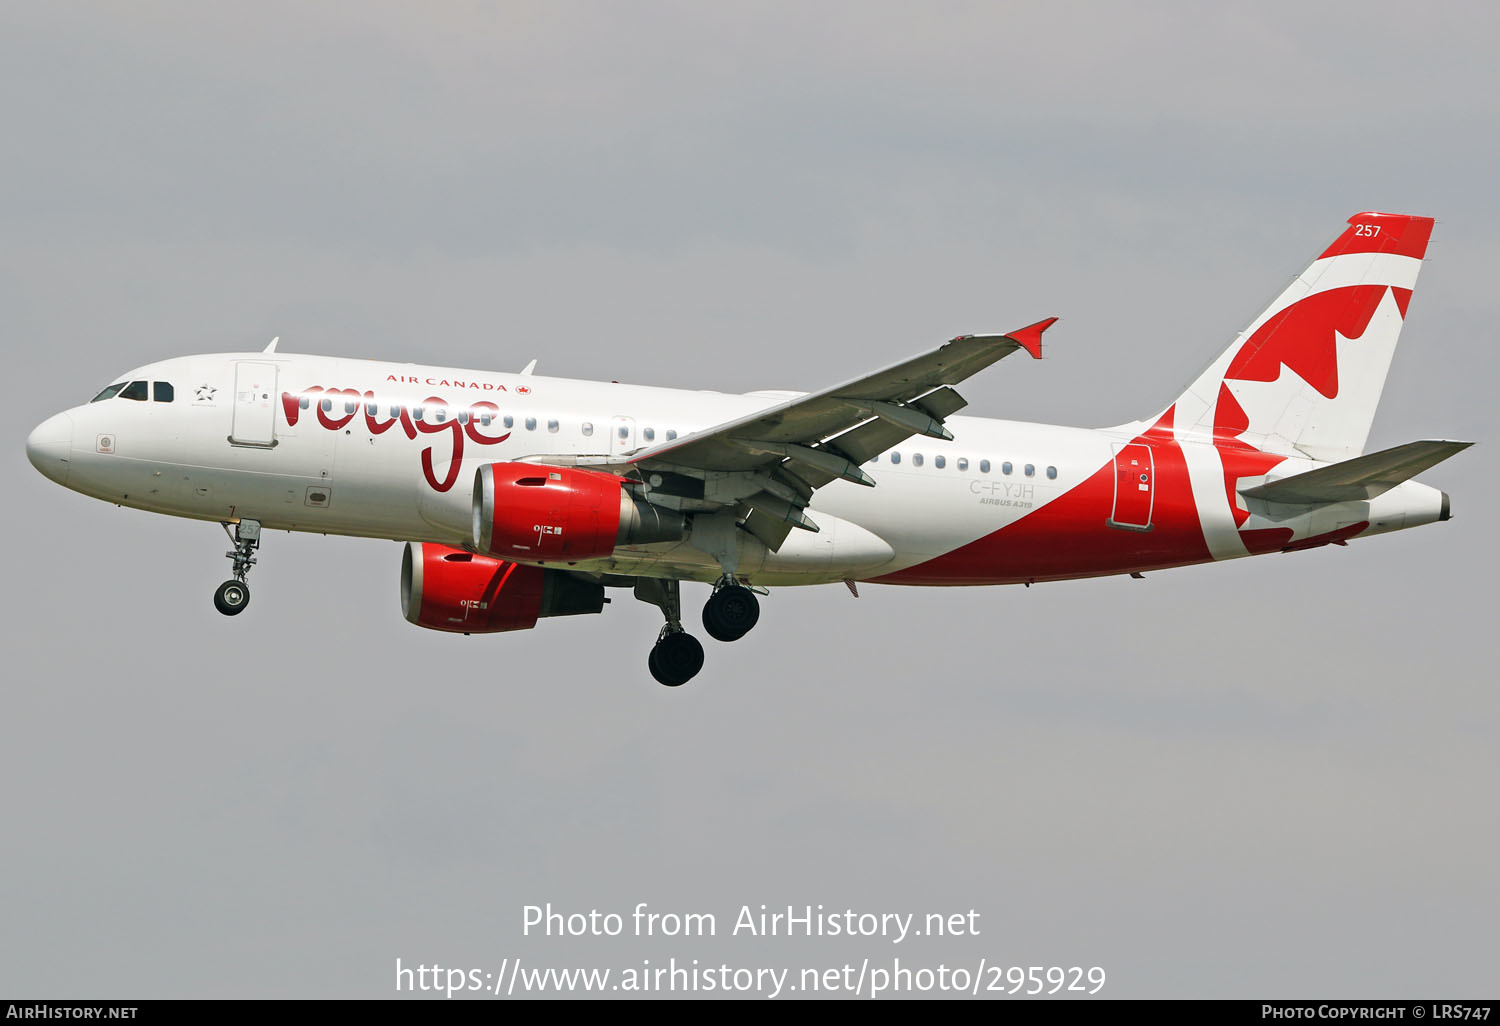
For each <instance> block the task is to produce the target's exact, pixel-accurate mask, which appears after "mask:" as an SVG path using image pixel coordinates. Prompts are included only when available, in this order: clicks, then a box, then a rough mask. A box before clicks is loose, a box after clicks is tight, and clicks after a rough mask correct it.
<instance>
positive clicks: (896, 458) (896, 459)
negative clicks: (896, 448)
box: [891, 452, 901, 463]
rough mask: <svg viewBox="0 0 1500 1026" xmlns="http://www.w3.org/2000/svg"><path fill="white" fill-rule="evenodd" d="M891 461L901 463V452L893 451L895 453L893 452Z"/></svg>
mask: <svg viewBox="0 0 1500 1026" xmlns="http://www.w3.org/2000/svg"><path fill="white" fill-rule="evenodd" d="M891 462H892V463H900V462H901V454H900V453H899V452H893V453H891Z"/></svg>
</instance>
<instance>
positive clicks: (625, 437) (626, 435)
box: [620, 424, 630, 442]
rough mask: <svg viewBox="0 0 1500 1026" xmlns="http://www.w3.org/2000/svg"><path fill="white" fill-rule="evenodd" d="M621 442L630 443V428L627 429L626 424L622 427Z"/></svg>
mask: <svg viewBox="0 0 1500 1026" xmlns="http://www.w3.org/2000/svg"><path fill="white" fill-rule="evenodd" d="M620 441H622V442H628V441H630V428H629V427H627V426H626V425H624V424H621V425H620Z"/></svg>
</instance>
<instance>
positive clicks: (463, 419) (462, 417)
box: [453, 410, 469, 424]
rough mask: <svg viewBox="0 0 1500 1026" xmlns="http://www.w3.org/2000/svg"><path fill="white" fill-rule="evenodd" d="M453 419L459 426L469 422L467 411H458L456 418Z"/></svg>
mask: <svg viewBox="0 0 1500 1026" xmlns="http://www.w3.org/2000/svg"><path fill="white" fill-rule="evenodd" d="M453 419H454V420H456V421H458V422H459V423H460V424H467V423H468V422H469V411H468V410H459V411H458V416H456V417H454V418H453Z"/></svg>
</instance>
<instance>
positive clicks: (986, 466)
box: [979, 460, 990, 474]
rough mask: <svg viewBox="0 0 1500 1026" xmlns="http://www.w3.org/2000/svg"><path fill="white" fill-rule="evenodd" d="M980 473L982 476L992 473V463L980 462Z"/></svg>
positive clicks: (987, 461)
mask: <svg viewBox="0 0 1500 1026" xmlns="http://www.w3.org/2000/svg"><path fill="white" fill-rule="evenodd" d="M979 472H980V473H981V474H988V473H989V472H990V461H989V460H980V461H979Z"/></svg>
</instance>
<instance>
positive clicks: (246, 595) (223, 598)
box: [214, 581, 250, 616]
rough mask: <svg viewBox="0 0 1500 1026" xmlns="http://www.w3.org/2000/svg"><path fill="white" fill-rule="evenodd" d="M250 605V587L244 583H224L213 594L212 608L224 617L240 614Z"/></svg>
mask: <svg viewBox="0 0 1500 1026" xmlns="http://www.w3.org/2000/svg"><path fill="white" fill-rule="evenodd" d="M249 604H250V586H249V585H247V584H246V583H245V582H244V581H225V582H224V583H223V584H221V585H219V588H218V590H217V591H215V592H214V608H216V609H217V610H218V611H219V612H221V613H223V614H224V615H225V616H234V615H235V614H236V613H242V612H244V610H245V607H246V606H248V605H249Z"/></svg>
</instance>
